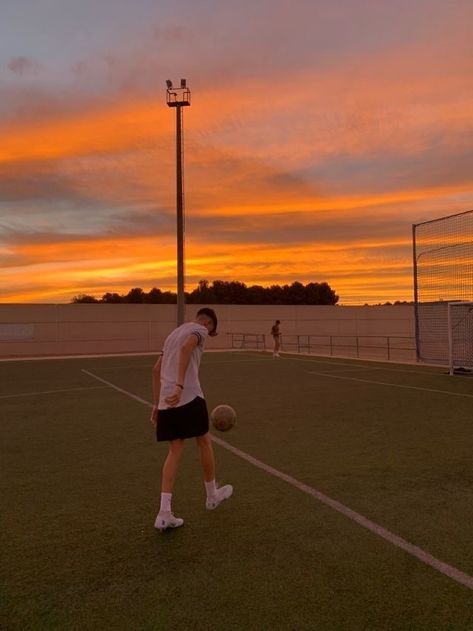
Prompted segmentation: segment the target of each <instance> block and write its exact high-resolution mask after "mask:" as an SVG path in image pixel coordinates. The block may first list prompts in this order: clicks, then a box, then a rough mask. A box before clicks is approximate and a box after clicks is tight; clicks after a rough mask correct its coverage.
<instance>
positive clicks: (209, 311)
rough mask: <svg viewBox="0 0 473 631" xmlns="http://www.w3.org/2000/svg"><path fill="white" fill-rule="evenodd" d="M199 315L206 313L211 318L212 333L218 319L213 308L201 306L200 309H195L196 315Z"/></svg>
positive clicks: (215, 330)
mask: <svg viewBox="0 0 473 631" xmlns="http://www.w3.org/2000/svg"><path fill="white" fill-rule="evenodd" d="M200 315H206V316H207V317H208V318H210V319H211V320H212V322H213V323H214V330H213V331H212V333H216V332H217V324H218V320H217V314H216V313H215V311H214V310H213V309H210V308H209V307H202V309H199V310H198V311H197V317H199V316H200Z"/></svg>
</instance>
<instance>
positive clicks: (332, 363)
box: [281, 353, 449, 377]
mask: <svg viewBox="0 0 473 631" xmlns="http://www.w3.org/2000/svg"><path fill="white" fill-rule="evenodd" d="M281 358H282V359H285V360H286V361H293V362H306V363H310V364H326V365H327V366H351V367H357V368H360V369H361V368H363V369H365V370H386V371H389V372H407V373H409V374H410V375H424V376H425V375H426V374H427V375H431V376H432V375H435V376H436V377H439V376H445V375H447V376H449V375H448V373H447V372H445V373H431V372H429V373H426V372H423V371H421V370H409V369H408V368H391V367H390V364H389V363H388V362H387V361H386V362H385V364H386V365H385V366H372V365H371V366H370V365H369V363H370V362H374V363H383V360H380V359H358V358H356V357H354V358H353V361H354V362H355V361H359V362H366V365H364V366H362V365H361V364H355V363H348V362H339V361H337V357H334V358H333V361H330V360H329V361H324V360H323V359H316V358H315V357H314V358H313V359H310V358H309V357H307V358H304V357H286V356H285V355H284V353H283V355H282V356H281ZM403 365H405V366H410V365H412V366H413V367H417V366H418V364H409V363H404V364H403ZM425 367H428V368H439V369H440V368H446V367H445V366H439V365H435V366H434V365H433V364H425Z"/></svg>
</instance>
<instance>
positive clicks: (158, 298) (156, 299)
mask: <svg viewBox="0 0 473 631" xmlns="http://www.w3.org/2000/svg"><path fill="white" fill-rule="evenodd" d="M185 296H186V303H187V304H230V305H336V304H337V302H338V296H337V294H336V293H335V291H334V290H333V289H332V288H331V287H330V285H329V284H328V283H326V282H322V283H307V285H304V284H303V283H300V282H298V281H295V282H294V283H292V284H291V285H271V286H270V287H262V286H261V285H251V286H250V287H248V286H247V285H245V283H242V282H239V281H224V280H214V281H212V282H210V281H208V280H201V281H199V283H198V285H197V287H196V288H195V289H194V290H193V291H191V292H187V291H186V292H185ZM72 302H73V303H107V304H123V303H128V304H130V303H131V304H176V302H177V294H176V293H174V292H172V291H161V289H157V288H156V287H153V289H151V290H150V291H149V292H146V291H143V289H141V287H135V288H133V289H131V290H130V291H129V292H128V293H127V294H118V293H115V292H113V293H112V292H107V293H105V294H104V295H103V296H102V298H95V297H94V296H90V295H88V294H80V295H78V296H74V298H73V299H72Z"/></svg>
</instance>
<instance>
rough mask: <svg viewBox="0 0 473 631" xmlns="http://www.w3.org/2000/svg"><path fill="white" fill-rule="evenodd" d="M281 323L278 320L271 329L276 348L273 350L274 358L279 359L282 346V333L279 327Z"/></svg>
mask: <svg viewBox="0 0 473 631" xmlns="http://www.w3.org/2000/svg"><path fill="white" fill-rule="evenodd" d="M280 324H281V322H280V321H279V320H276V322H275V323H274V324H273V326H272V327H271V335H272V336H273V340H274V348H273V357H279V347H280V346H281V343H280V342H281V332H280V330H279V325H280Z"/></svg>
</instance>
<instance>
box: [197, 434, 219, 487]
mask: <svg viewBox="0 0 473 631" xmlns="http://www.w3.org/2000/svg"><path fill="white" fill-rule="evenodd" d="M196 441H197V446H198V448H199V453H200V464H201V465H202V470H203V472H204V481H205V482H212V480H215V456H214V450H213V445H212V440H211V438H210V434H209V432H207V433H206V434H204V435H203V436H197V438H196Z"/></svg>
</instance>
